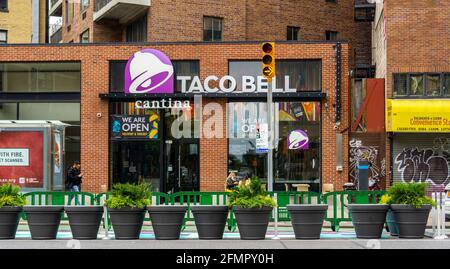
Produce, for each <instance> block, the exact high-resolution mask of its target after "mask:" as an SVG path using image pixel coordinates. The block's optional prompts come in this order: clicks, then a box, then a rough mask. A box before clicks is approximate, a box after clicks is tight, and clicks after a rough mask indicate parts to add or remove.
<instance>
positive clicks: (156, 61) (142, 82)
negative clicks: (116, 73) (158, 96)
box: [125, 49, 174, 93]
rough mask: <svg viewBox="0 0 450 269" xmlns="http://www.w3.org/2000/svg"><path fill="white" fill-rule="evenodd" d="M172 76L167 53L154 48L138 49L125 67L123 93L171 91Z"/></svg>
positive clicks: (172, 90)
mask: <svg viewBox="0 0 450 269" xmlns="http://www.w3.org/2000/svg"><path fill="white" fill-rule="evenodd" d="M173 76H174V71H173V66H172V62H171V61H170V59H169V57H167V55H165V54H164V53H162V52H161V51H159V50H154V49H144V50H141V51H138V52H136V53H135V54H134V55H133V56H131V58H130V59H129V60H128V62H127V65H126V68H125V93H173V92H174V77H173Z"/></svg>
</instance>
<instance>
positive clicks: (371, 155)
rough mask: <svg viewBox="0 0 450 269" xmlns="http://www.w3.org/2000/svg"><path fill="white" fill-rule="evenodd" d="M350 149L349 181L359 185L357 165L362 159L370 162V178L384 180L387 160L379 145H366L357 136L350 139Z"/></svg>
mask: <svg viewBox="0 0 450 269" xmlns="http://www.w3.org/2000/svg"><path fill="white" fill-rule="evenodd" d="M349 144H350V151H349V181H350V182H352V183H354V184H355V185H357V183H358V176H357V175H358V174H357V165H358V162H359V161H361V160H366V161H368V162H369V163H370V166H369V179H376V180H384V178H385V171H386V160H385V158H384V157H383V158H381V160H380V157H381V156H382V155H381V154H380V150H379V146H365V145H364V144H363V141H362V140H360V139H357V138H352V139H351V140H350V143H349Z"/></svg>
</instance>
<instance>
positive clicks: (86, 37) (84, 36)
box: [80, 29, 89, 43]
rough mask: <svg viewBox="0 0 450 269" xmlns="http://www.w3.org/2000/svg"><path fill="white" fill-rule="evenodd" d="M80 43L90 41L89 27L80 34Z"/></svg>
mask: <svg viewBox="0 0 450 269" xmlns="http://www.w3.org/2000/svg"><path fill="white" fill-rule="evenodd" d="M80 43H89V29H87V30H86V31H84V32H83V33H82V34H81V35H80Z"/></svg>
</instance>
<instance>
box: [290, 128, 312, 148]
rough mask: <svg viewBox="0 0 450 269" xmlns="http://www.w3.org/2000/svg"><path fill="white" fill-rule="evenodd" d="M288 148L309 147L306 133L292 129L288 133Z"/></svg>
mask: <svg viewBox="0 0 450 269" xmlns="http://www.w3.org/2000/svg"><path fill="white" fill-rule="evenodd" d="M288 139H289V141H288V147H289V149H309V145H308V142H309V138H308V134H307V133H305V132H304V131H302V130H294V131H292V132H291V133H290V134H289V138H288Z"/></svg>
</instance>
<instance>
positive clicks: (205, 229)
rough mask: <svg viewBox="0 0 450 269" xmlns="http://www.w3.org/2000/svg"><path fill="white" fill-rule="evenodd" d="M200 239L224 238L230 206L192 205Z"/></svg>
mask: <svg viewBox="0 0 450 269" xmlns="http://www.w3.org/2000/svg"><path fill="white" fill-rule="evenodd" d="M191 211H192V214H193V215H194V220H195V226H196V227H197V232H198V238H199V239H222V238H223V233H224V231H225V225H226V222H227V217H228V207H227V206H226V205H224V206H213V205H200V206H191Z"/></svg>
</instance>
